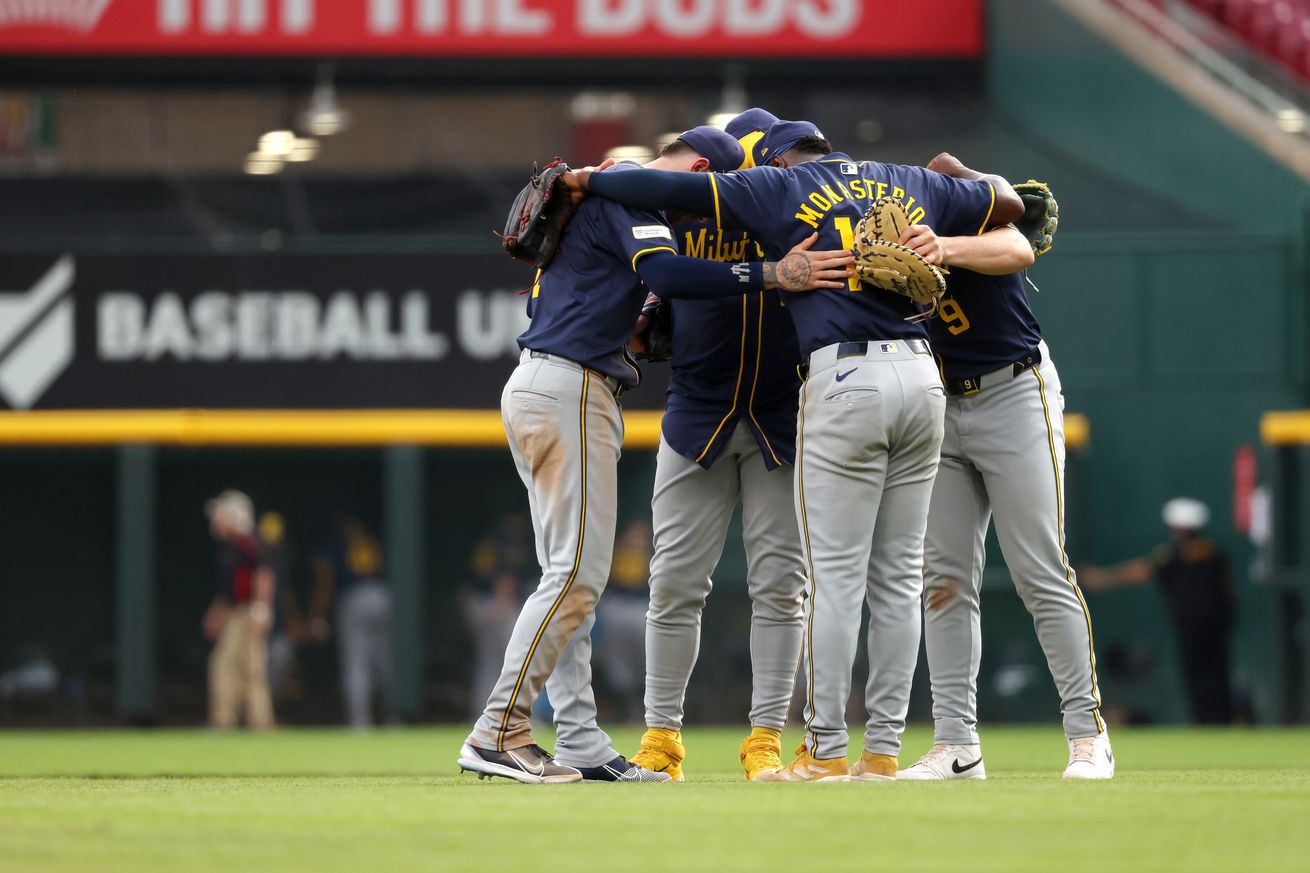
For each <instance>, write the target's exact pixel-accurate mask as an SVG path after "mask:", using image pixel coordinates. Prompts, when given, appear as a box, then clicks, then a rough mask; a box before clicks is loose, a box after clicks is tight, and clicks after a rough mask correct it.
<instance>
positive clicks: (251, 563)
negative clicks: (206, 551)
mask: <svg viewBox="0 0 1310 873" xmlns="http://www.w3.org/2000/svg"><path fill="white" fill-rule="evenodd" d="M205 515H207V516H208V517H209V532H210V534H211V535H212V536H213V537H214V539H215V540H217V541H218V553H217V557H218V566H217V570H218V573H217V576H216V579H215V588H214V599H213V600H212V601H211V602H210V604H209V609H208V610H206V612H205V618H204V631H205V636H206V638H208V639H210V640H212V641H213V642H214V650H213V652H211V653H210V656H209V723H210V726H211V727H215V728H220V729H227V728H234V727H236V725H237V721H238V718H239V716H240V715H241V713H242V711H243V710H244V712H245V719H246V726H247V727H251V728H271V727H273V699H272V696H271V695H270V694H269V690H268V632H269V629H270V628H271V627H272V625H273V608H272V605H273V586H274V579H273V573H272V571H271V570H270V569H269V567H268V564H267V562H266V560H265V557H264V549H263V546H262V545H261V544H260V541H259V539H258V538H257V537H256V536H255V507H254V504H253V503H252V502H251V500H250V498H249V497H248V496H246V495H245V494H244V493H242V492H240V491H234V490H230V489H229V490H227V491H224V492H223V493H221V494H219V495H218V496H217V497H215V498H213V499H212V500H209V501H207V502H206V503H205Z"/></svg>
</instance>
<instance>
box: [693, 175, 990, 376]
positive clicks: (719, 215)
mask: <svg viewBox="0 0 1310 873" xmlns="http://www.w3.org/2000/svg"><path fill="white" fill-rule="evenodd" d="M711 179H712V181H713V185H714V197H715V209H716V216H715V218H716V219H717V220H718V221H719V222H720V223H721V224H724V225H729V226H732V227H741V228H744V229H745V230H747V231H748V232H749V233H750V234H751V235H752V236H753V237H755V238H756V239H758V240H761V241H764V242H765V254H766V255H767V256H768V257H769V258H770V259H772V260H776V259H778V258H781V257H782V256H783V255H784V254H786V253H787V251H788V250H790V249H791V248H792V247H793V246H795V245H796V244H797V243H799V242H801V241H803V240H804V239H805V238H806V237H808V236H809V235H810V234H812V233H814V232H815V231H818V232H819V239H818V241H817V242H816V243H815V244H814V249H815V250H816V251H818V250H829V249H849V248H851V247H852V246H853V245H854V243H855V225H856V224H858V223H859V220H860V217H861V216H862V215H863V214H864V211H865V210H866V209H867V208H868V207H869V204H870V203H871V202H872V201H874V200H876V199H878V198H879V197H884V196H889V197H894V198H896V199H898V200H900V201H901V202H902V203H903V204H904V206H905V209H906V212H908V213H909V216H910V221H911V222H912V223H914V224H926V225H928V226H930V227H931V228H932V229H933V230H935V231H936V232H937V233H938V235H940V236H966V235H972V234H976V233H979V232H981V231H982V230H983V229H984V228H985V227H986V225H987V222H988V220H989V219H990V218H991V214H992V208H993V206H995V203H996V191H995V189H993V188H992V185H991V183H990V182H986V181H976V182H974V181H965V180H962V179H955V178H952V177H950V176H943V175H942V174H940V173H934V172H933V171H931V170H928V169H925V168H923V167H911V166H904V165H901V164H881V163H878V162H876V161H853V160H851V159H850V158H849V157H847V156H846V155H843V154H836V153H834V154H831V155H828V156H826V157H823V158H821V159H819V160H816V161H808V162H806V163H803V164H798V165H796V166H794V167H789V168H787V169H785V170H782V169H778V168H776V167H756V168H755V169H751V170H740V171H738V172H735V173H721V174H712V175H711ZM787 307H788V309H789V310H790V311H791V314H792V318H793V320H794V321H795V325H796V335H797V339H798V341H799V344H800V350H801V352H802V353H803V354H804V355H806V356H808V355H809V354H810V353H811V352H813V351H814V350H815V349H819V348H823V347H824V346H827V345H831V344H833V343H836V342H844V341H847V340H854V341H859V340H870V339H914V338H926V337H927V330H926V328H924V326H923V325H921V324H911V323H910V322H907V321H906V320H905V319H906V318H908V317H911V316H914V315H916V314H918V312H919V309H918V307H916V306H915V305H914V303H912V302H911V301H910V300H909V298H907V297H904V296H902V295H900V294H896V293H894V292H891V291H884V290H882V289H880V288H875V287H873V286H865V285H864V284H863V283H861V282H860V281H859V279H858V278H855V277H854V276H852V277H851V279H850V282H849V287H848V288H847V289H846V290H843V291H827V290H825V291H813V292H809V293H805V294H792V295H789V296H788V297H787Z"/></svg>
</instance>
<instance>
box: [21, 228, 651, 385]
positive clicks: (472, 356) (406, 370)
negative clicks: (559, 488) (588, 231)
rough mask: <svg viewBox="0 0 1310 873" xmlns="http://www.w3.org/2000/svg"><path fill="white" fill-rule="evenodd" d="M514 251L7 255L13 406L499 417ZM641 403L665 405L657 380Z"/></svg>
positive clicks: (513, 314) (517, 283)
mask: <svg viewBox="0 0 1310 873" xmlns="http://www.w3.org/2000/svg"><path fill="white" fill-rule="evenodd" d="M531 279H532V272H531V270H530V269H529V268H528V267H526V266H525V265H522V264H518V263H516V262H514V261H511V260H510V259H509V258H506V257H505V256H504V255H501V254H498V253H495V254H471V255H440V256H437V255H433V256H424V255H415V254H403V255H382V254H369V255H353V254H352V255H300V254H295V255H291V254H287V255H280V254H270V255H258V256H247V257H236V256H222V255H161V256H153V257H147V256H130V257H129V256H111V255H95V256H91V255H86V256H82V255H77V254H65V255H62V256H43V257H36V256H5V257H0V408H8V409H160V408H224V409H231V408H237V409H244V408H269V409H358V408H370V409H379V408H396V409H407V408H425V409H426V408H443V409H450V408H458V409H498V408H499V405H500V392H501V388H502V387H503V385H504V382H505V379H506V378H507V377H508V375H509V373H510V371H511V370H513V368H514V366H515V364H516V362H517V358H518V346H517V343H516V341H515V340H516V337H517V336H518V335H519V334H520V333H522V331H523V330H524V329H525V328H526V326H527V316H526V313H525V301H526V298H525V297H524V296H522V295H521V294H519V293H518V292H519V291H521V290H522V289H523V288H524V287H525V286H526V285H527V284H529V283H530V282H531ZM647 376H648V378H647V379H646V380H645V381H644V382H643V384H642V385H641V387H640V388H638V389H637V390H635V391H633V392H631V393H629V394H628V395H626V396H625V397H624V398H623V404H624V406H625V407H627V408H659V407H661V406H662V405H663V394H664V385H665V384H666V383H667V369H666V368H665V367H663V366H661V367H653V368H652V367H648V368H647Z"/></svg>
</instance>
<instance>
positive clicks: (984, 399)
mask: <svg viewBox="0 0 1310 873" xmlns="http://www.w3.org/2000/svg"><path fill="white" fill-rule="evenodd" d="M1041 352H1042V362H1041V363H1040V364H1038V365H1037V366H1036V367H1034V368H1032V369H1030V370H1026V371H1023V372H1021V373H1019V374H1018V375H1017V376H1015V375H1013V370H1012V368H1007V370H1001V371H998V372H997V373H994V374H991V375H990V376H983V377H982V378H981V383H982V386H983V387H982V390H980V391H978V392H976V393H974V394H968V395H964V396H962V397H952V398H950V400H949V401H948V402H947V405H946V436H945V440H944V442H943V444H942V460H941V467H940V469H939V470H938V471H937V481H936V484H935V485H934V486H933V493H932V508H931V512H930V513H929V516H928V533H927V538H926V542H925V547H924V638H925V643H926V647H927V650H928V667H929V671H930V674H931V677H932V698H933V720H934V722H935V738H936V741H937V742H939V743H962V744H970V743H976V742H978V706H977V688H978V663H979V658H980V656H981V653H982V632H981V621H980V616H981V613H980V610H979V590H980V588H981V586H982V575H983V565H984V563H985V561H986V553H985V538H986V536H987V526H988V523H989V522H990V520H991V519H992V517H993V515H994V516H995V520H996V536H997V539H998V540H999V541H1000V544H1001V554H1002V555H1003V556H1004V557H1005V563H1006V566H1007V567H1008V568H1009V570H1010V575H1011V577H1012V578H1013V580H1014V586H1015V588H1016V589H1017V590H1018V592H1019V597H1020V598H1021V599H1022V600H1023V604H1024V606H1025V607H1026V608H1027V609H1028V612H1029V613H1030V614H1031V615H1032V617H1033V624H1034V626H1035V627H1036V629H1037V638H1038V640H1039V641H1040V643H1041V646H1042V651H1043V652H1044V653H1045V654H1046V663H1047V665H1048V667H1049V668H1050V671H1051V677H1052V678H1053V679H1054V680H1055V687H1056V689H1057V690H1058V691H1059V694H1060V702H1061V708H1062V709H1063V711H1064V730H1065V734H1066V735H1067V736H1069V737H1086V736H1094V735H1096V734H1098V733H1100V732H1101V731H1103V730H1104V729H1105V726H1104V724H1103V723H1102V721H1101V716H1100V712H1099V709H1100V705H1101V698H1100V692H1099V690H1098V688H1097V684H1096V654H1095V651H1094V647H1093V644H1092V621H1091V616H1090V614H1089V613H1088V611H1087V603H1086V601H1084V600H1083V595H1082V592H1081V591H1080V590H1079V588H1078V582H1077V579H1076V578H1075V576H1074V571H1073V568H1072V567H1070V566H1069V558H1068V556H1067V555H1066V554H1065V551H1064V504H1065V498H1064V459H1065V451H1064V414H1063V411H1064V396H1063V394H1061V391H1060V376H1059V374H1058V373H1057V372H1056V370H1055V365H1054V364H1053V363H1051V361H1050V359H1049V357H1048V354H1049V353H1048V351H1047V349H1046V344H1045V343H1043V344H1042V345H1041ZM989 383H990V384H989ZM930 604H931V606H930Z"/></svg>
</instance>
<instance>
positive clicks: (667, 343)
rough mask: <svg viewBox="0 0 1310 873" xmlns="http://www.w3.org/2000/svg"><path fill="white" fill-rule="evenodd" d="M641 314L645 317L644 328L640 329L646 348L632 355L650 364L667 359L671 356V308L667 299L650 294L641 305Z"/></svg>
mask: <svg viewBox="0 0 1310 873" xmlns="http://www.w3.org/2000/svg"><path fill="white" fill-rule="evenodd" d="M641 314H642V315H643V316H644V317H645V318H646V329H645V330H644V331H642V338H643V339H644V340H645V342H646V350H645V351H643V352H639V353H638V354H636V355H634V357H636V359H637V360H639V361H649V362H650V363H652V364H658V363H660V362H661V361H667V360H669V359H670V358H672V357H673V308H672V307H671V306H669V304H668V301H665V300H661V299H660V298H658V297H656V296H655V295H654V294H651V295H649V296H648V297H647V298H646V303H645V304H644V305H643V306H642V307H641Z"/></svg>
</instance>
